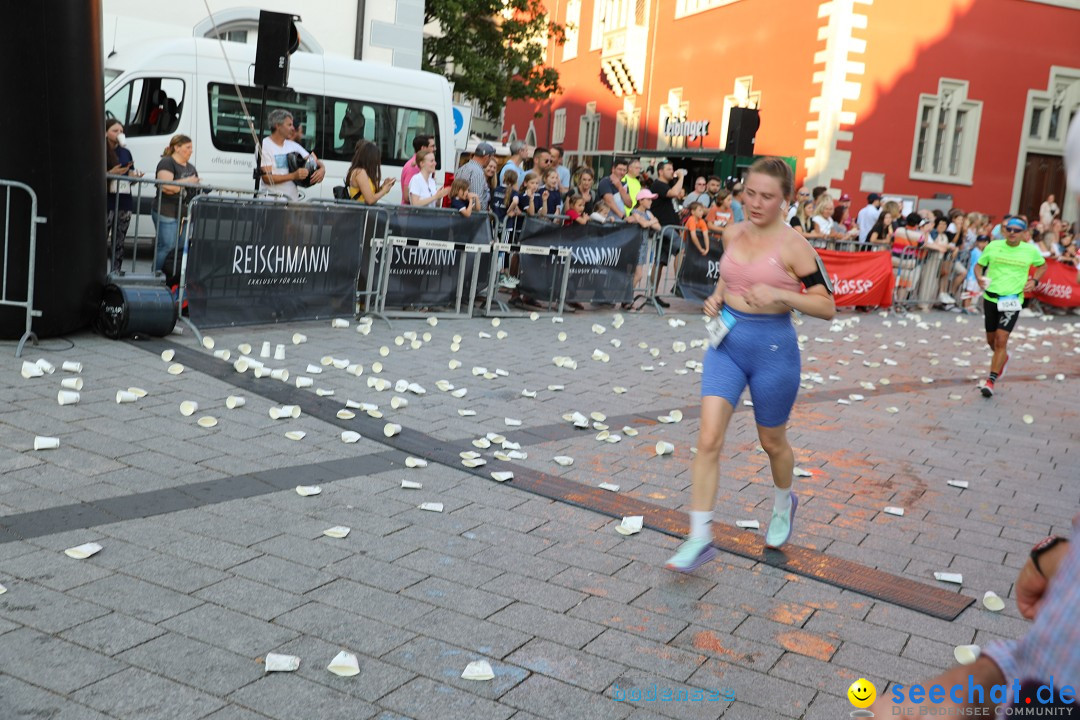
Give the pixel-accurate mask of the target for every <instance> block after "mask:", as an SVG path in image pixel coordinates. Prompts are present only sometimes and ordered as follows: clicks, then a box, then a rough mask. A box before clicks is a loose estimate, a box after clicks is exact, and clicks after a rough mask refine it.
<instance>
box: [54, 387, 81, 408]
mask: <svg viewBox="0 0 1080 720" xmlns="http://www.w3.org/2000/svg"><path fill="white" fill-rule="evenodd" d="M56 402H57V403H58V404H60V405H77V404H78V403H79V393H77V392H75V391H74V390H61V391H60V392H58V393H56Z"/></svg>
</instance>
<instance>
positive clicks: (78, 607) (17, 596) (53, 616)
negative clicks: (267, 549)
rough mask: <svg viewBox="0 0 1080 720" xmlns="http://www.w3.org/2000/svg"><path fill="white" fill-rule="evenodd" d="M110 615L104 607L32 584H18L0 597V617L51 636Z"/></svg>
mask: <svg viewBox="0 0 1080 720" xmlns="http://www.w3.org/2000/svg"><path fill="white" fill-rule="evenodd" d="M109 612H110V611H109V609H108V608H107V607H103V606H101V605H98V604H96V603H92V602H86V601H83V600H79V599H76V598H74V597H69V596H68V595H65V594H63V593H58V592H56V591H55V590H49V589H48V588H44V587H41V586H39V585H34V584H33V583H19V584H18V585H17V586H13V587H12V588H11V589H10V590H9V591H8V592H6V593H4V594H3V595H0V617H3V618H6V619H7V620H10V621H11V622H15V623H18V624H20V625H26V626H28V627H32V628H36V629H38V630H41V631H42V632H46V633H50V634H53V633H58V632H61V631H62V630H66V629H68V628H70V627H73V626H75V625H79V624H81V623H84V622H86V621H88V620H93V619H94V618H97V617H101V616H102V615H108V614H109Z"/></svg>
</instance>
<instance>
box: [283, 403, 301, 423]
mask: <svg viewBox="0 0 1080 720" xmlns="http://www.w3.org/2000/svg"><path fill="white" fill-rule="evenodd" d="M281 412H282V414H284V415H287V416H288V417H291V418H292V419H294V420H295V419H296V418H298V417H300V406H299V405H282V406H281Z"/></svg>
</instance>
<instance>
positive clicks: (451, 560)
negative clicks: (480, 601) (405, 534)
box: [397, 548, 502, 588]
mask: <svg viewBox="0 0 1080 720" xmlns="http://www.w3.org/2000/svg"><path fill="white" fill-rule="evenodd" d="M397 564H399V565H402V566H404V567H407V568H410V569H412V570H416V571H417V572H420V573H424V574H425V575H434V576H435V577H439V578H444V579H446V580H452V581H453V582H455V583H460V584H462V585H468V586H469V587H474V588H478V587H480V586H481V585H483V584H484V583H486V582H489V581H490V580H492V579H493V578H496V577H498V576H499V575H501V574H502V573H501V572H500V571H498V570H493V569H492V568H490V567H487V566H485V565H481V564H480V563H476V562H472V561H470V560H464V559H462V558H456V557H453V556H452V555H441V554H439V553H436V552H432V551H431V550H428V549H426V548H420V549H418V550H417V551H416V552H413V553H409V554H408V555H406V556H405V557H403V558H400V559H399V560H398V561H397Z"/></svg>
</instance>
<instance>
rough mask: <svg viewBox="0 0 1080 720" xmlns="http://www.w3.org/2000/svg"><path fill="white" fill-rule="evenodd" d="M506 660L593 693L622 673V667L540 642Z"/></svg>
mask: <svg viewBox="0 0 1080 720" xmlns="http://www.w3.org/2000/svg"><path fill="white" fill-rule="evenodd" d="M507 661H509V662H511V663H514V664H516V665H520V666H522V667H524V668H527V669H529V670H531V671H533V672H535V673H540V674H541V675H545V676H547V677H549V678H554V679H555V680H560V681H562V682H565V683H569V684H571V685H576V686H577V687H580V688H583V689H585V690H589V691H592V692H597V693H599V692H603V691H604V689H605V688H607V687H608V686H609V685H611V683H612V682H614V680H615V679H616V678H618V677H619V676H620V675H621V674H622V673H623V672H625V671H626V667H625V666H623V665H619V664H617V663H613V662H609V661H607V660H604V659H603V658H600V657H598V656H596V655H590V654H588V653H585V652H581V651H578V650H571V649H569V648H567V647H565V646H563V645H561V644H556V643H553V642H550V641H548V640H542V639H535V640H531V641H530V642H529V643H527V644H526V645H524V646H523V647H520V648H518V649H517V650H516V651H515V652H514V653H513V654H512V655H511V656H510V657H508V658H507Z"/></svg>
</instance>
